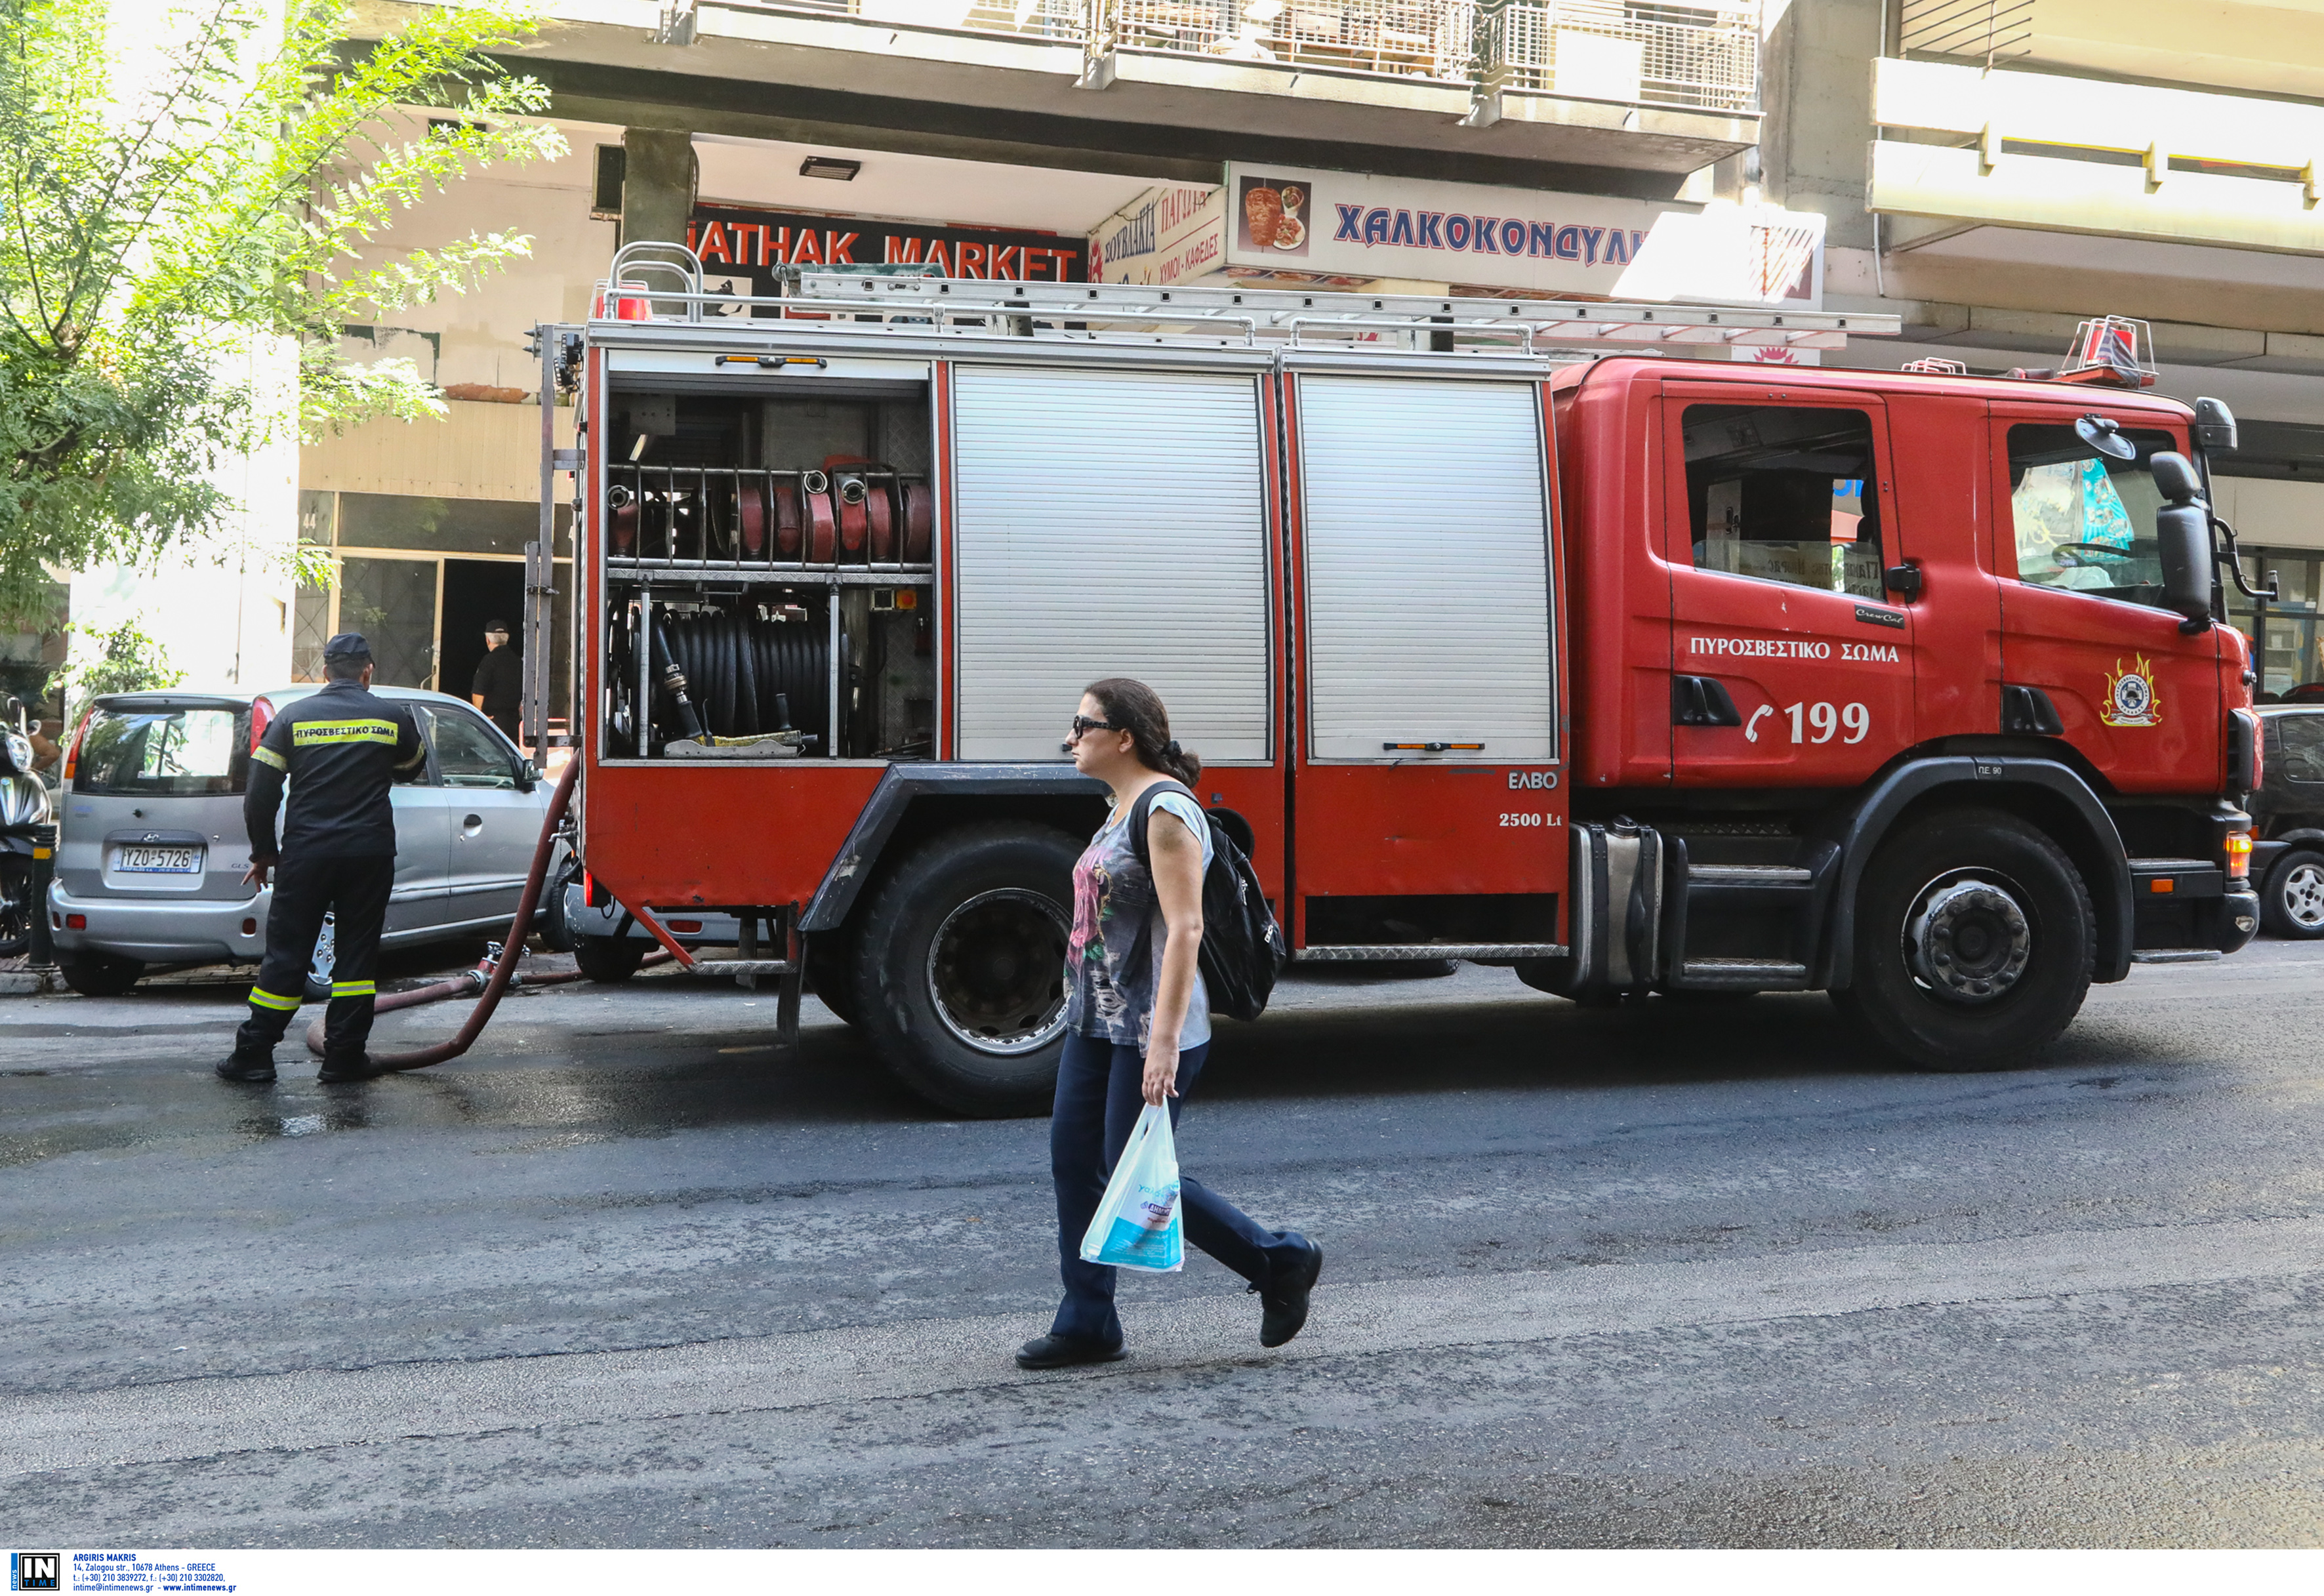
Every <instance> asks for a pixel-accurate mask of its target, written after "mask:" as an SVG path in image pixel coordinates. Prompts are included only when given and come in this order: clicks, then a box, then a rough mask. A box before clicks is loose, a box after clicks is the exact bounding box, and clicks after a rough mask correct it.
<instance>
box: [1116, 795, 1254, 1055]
mask: <svg viewBox="0 0 2324 1596" xmlns="http://www.w3.org/2000/svg"><path fill="white" fill-rule="evenodd" d="M1166 792H1184V793H1185V794H1186V796H1187V797H1188V798H1194V794H1193V793H1192V792H1188V791H1187V789H1185V787H1183V786H1181V785H1180V784H1179V783H1177V782H1176V781H1157V782H1156V783H1155V784H1154V785H1153V786H1151V787H1149V788H1148V789H1146V790H1145V791H1144V792H1141V793H1139V795H1138V800H1137V802H1135V803H1133V804H1131V805H1130V848H1131V850H1132V851H1133V852H1134V853H1137V855H1138V863H1140V864H1142V865H1144V866H1146V868H1147V869H1148V871H1149V872H1150V871H1151V870H1152V869H1153V868H1154V862H1153V859H1152V858H1151V857H1150V856H1149V855H1148V852H1147V847H1146V817H1147V814H1148V811H1149V810H1150V809H1151V808H1152V807H1153V806H1154V800H1155V799H1156V798H1158V797H1160V796H1161V795H1162V794H1164V793H1166ZM1202 801H1203V800H1202V799H1200V798H1194V803H1195V805H1196V807H1200V806H1201V804H1202ZM1203 818H1204V819H1206V820H1208V821H1209V822H1210V823H1211V867H1210V868H1209V869H1208V870H1206V871H1204V872H1203V947H1202V953H1201V955H1200V957H1199V960H1198V963H1199V965H1200V968H1201V969H1202V972H1203V985H1204V986H1205V987H1206V988H1208V989H1209V992H1210V997H1211V1012H1212V1013H1213V1014H1223V1015H1225V1016H1226V1017H1227V1018H1228V1019H1258V1018H1259V1016H1260V1015H1262V1014H1264V1013H1266V1012H1267V999H1268V994H1269V993H1270V992H1273V991H1274V990H1275V978H1276V977H1277V976H1278V975H1280V974H1282V973H1283V966H1284V965H1286V964H1289V963H1290V962H1291V949H1290V946H1289V945H1288V944H1287V943H1286V942H1285V941H1284V938H1283V927H1280V926H1278V925H1277V924H1276V923H1275V914H1274V911H1272V910H1271V909H1268V907H1267V894H1266V893H1265V892H1263V891H1261V890H1259V872H1257V871H1255V870H1253V869H1252V868H1251V867H1250V859H1249V858H1248V857H1247V856H1246V855H1245V854H1244V853H1243V851H1242V850H1241V849H1240V847H1238V846H1236V845H1235V840H1234V838H1232V837H1231V836H1229V835H1227V834H1226V830H1225V828H1224V827H1222V826H1220V825H1219V821H1218V816H1215V815H1213V814H1211V813H1210V812H1209V811H1207V810H1205V811H1204V812H1203Z"/></svg>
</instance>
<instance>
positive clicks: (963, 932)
mask: <svg viewBox="0 0 2324 1596" xmlns="http://www.w3.org/2000/svg"><path fill="white" fill-rule="evenodd" d="M1080 851H1081V848H1080V844H1077V843H1076V842H1075V841H1074V839H1073V838H1071V837H1069V836H1067V835H1065V834H1064V833H1063V832H1058V831H1051V830H1048V829H1047V828H1040V829H1034V828H1028V827H1024V826H967V827H964V828H962V829H961V830H958V831H954V832H948V833H945V835H942V836H939V837H936V838H935V839H933V840H932V841H930V842H928V843H927V844H924V845H923V846H922V847H921V848H920V849H919V850H918V852H916V853H912V854H911V855H910V856H909V857H908V858H907V859H905V860H904V862H903V863H901V864H900V865H899V867H898V868H897V869H896V871H895V872H894V873H893V874H891V875H890V876H889V877H888V879H887V880H886V881H882V882H881V883H880V885H879V887H878V888H877V889H876V890H874V892H873V894H872V898H871V902H870V904H869V905H867V906H866V909H865V912H864V916H863V920H862V929H861V930H860V931H859V932H858V934H857V936H856V938H855V949H854V955H855V956H854V961H853V963H854V976H855V980H854V1008H855V1013H856V1015H857V1017H858V1023H859V1024H860V1025H861V1027H862V1029H863V1030H864V1032H865V1033H866V1034H867V1035H868V1036H869V1037H870V1038H871V1043H872V1046H873V1047H875V1048H876V1049H877V1050H878V1052H879V1054H880V1056H881V1059H882V1060H883V1061H884V1062H885V1063H886V1064H887V1065H888V1066H889V1068H890V1069H891V1070H893V1071H894V1072H895V1073H896V1075H897V1076H898V1078H899V1079H900V1080H901V1081H903V1083H904V1084H906V1085H908V1086H909V1087H911V1088H912V1089H913V1090H914V1091H915V1092H918V1093H919V1094H920V1095H921V1096H923V1097H926V1098H927V1099H928V1100H929V1101H930V1102H935V1103H936V1104H938V1105H940V1106H941V1107H944V1108H945V1109H949V1110H951V1111H952V1112H955V1113H962V1114H972V1115H975V1116H978V1117H980V1118H998V1117H1001V1116H1006V1115H1013V1114H1037V1113H1039V1112H1041V1111H1042V1110H1044V1109H1046V1108H1047V1106H1048V1105H1049V1102H1050V1101H1051V1099H1052V1098H1053V1097H1054V1096H1055V1095H1056V1079H1057V1058H1058V1056H1059V1055H1060V1054H1061V1053H1063V1052H1064V1050H1065V938H1066V935H1067V933H1068V931H1069V930H1070V929H1071V927H1072V923H1073V920H1072V917H1073V908H1072V904H1073V870H1074V858H1075V857H1076V855H1078V853H1080Z"/></svg>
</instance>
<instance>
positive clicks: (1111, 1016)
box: [1065, 792, 1212, 1053]
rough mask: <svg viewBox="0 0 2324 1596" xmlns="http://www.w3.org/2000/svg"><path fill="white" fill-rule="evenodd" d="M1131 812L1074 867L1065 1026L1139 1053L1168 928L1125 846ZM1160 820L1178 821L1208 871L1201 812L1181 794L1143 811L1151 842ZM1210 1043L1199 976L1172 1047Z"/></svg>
mask: <svg viewBox="0 0 2324 1596" xmlns="http://www.w3.org/2000/svg"><path fill="white" fill-rule="evenodd" d="M1136 807H1137V800H1135V799H1132V800H1131V801H1130V803H1128V804H1125V805H1123V806H1122V807H1121V808H1120V810H1118V811H1117V812H1116V813H1115V814H1114V815H1113V816H1111V818H1109V819H1108V820H1107V821H1106V823H1105V824H1104V825H1103V826H1100V827H1099V828H1098V833H1097V835H1095V836H1093V837H1092V838H1091V839H1090V845H1089V846H1088V847H1087V848H1086V849H1084V851H1083V853H1082V856H1081V858H1080V859H1079V860H1078V861H1077V862H1076V863H1074V928H1073V934H1072V936H1070V937H1069V938H1068V939H1067V941H1066V944H1065V983H1066V985H1065V1025H1066V1028H1067V1029H1070V1030H1072V1031H1074V1033H1075V1034H1076V1035H1079V1036H1084V1037H1102V1038H1106V1039H1107V1040H1109V1041H1111V1042H1113V1043H1115V1044H1116V1045H1118V1046H1122V1047H1135V1048H1137V1049H1138V1050H1139V1052H1140V1053H1143V1052H1145V1051H1146V1048H1147V1043H1148V1039H1149V1038H1151V1037H1152V1035H1153V1031H1154V999H1155V996H1156V994H1157V992H1159V990H1160V988H1161V984H1162V952H1163V949H1164V947H1165V946H1167V944H1168V942H1169V939H1170V927H1169V926H1168V925H1167V923H1166V922H1165V921H1164V919H1163V918H1162V905H1161V903H1160V901H1159V899H1157V896H1156V894H1155V891H1154V876H1153V873H1152V872H1149V871H1148V869H1147V868H1146V866H1144V865H1142V864H1140V863H1138V853H1137V851H1136V850H1135V849H1134V848H1133V847H1132V846H1131V845H1130V811H1131V810H1132V809H1134V808H1136ZM1165 813H1167V814H1169V815H1173V816H1176V817H1177V818H1178V819H1179V820H1181V821H1183V822H1184V823H1185V826H1186V827H1187V829H1188V830H1190V831H1192V832H1193V833H1194V835H1195V837H1196V838H1198V839H1199V840H1200V841H1201V843H1202V845H1203V869H1205V870H1207V869H1209V868H1210V863H1211V853H1212V848H1211V823H1210V820H1209V818H1208V816H1204V815H1203V807H1202V806H1201V805H1200V804H1198V803H1196V802H1195V801H1194V799H1193V798H1188V797H1187V796H1186V795H1185V793H1183V792H1166V793H1162V794H1160V795H1158V796H1157V798H1155V799H1154V801H1153V803H1152V804H1150V805H1149V806H1148V809H1147V827H1148V829H1147V835H1148V839H1149V840H1150V839H1151V837H1152V836H1153V826H1154V822H1155V816H1157V815H1160V814H1165ZM1164 824H1167V822H1165V823H1164ZM1210 1039H1211V1001H1210V994H1209V993H1208V992H1205V991H1204V990H1203V976H1202V972H1200V971H1199V970H1198V971H1196V972H1195V973H1194V995H1193V996H1192V997H1191V998H1189V999H1188V1000H1187V1002H1186V1022H1185V1025H1183V1026H1181V1027H1180V1028H1179V1029H1178V1046H1179V1047H1200V1046H1202V1045H1203V1043H1204V1042H1207V1041H1209V1040H1210Z"/></svg>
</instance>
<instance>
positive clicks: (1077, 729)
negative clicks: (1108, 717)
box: [1073, 715, 1129, 737]
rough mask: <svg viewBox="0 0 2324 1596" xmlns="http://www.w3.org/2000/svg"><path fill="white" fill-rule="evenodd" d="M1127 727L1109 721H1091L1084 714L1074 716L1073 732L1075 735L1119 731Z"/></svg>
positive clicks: (1125, 729)
mask: <svg viewBox="0 0 2324 1596" xmlns="http://www.w3.org/2000/svg"><path fill="white" fill-rule="evenodd" d="M1128 729H1129V728H1127V727H1125V726H1117V725H1115V724H1113V723H1112V722H1111V721H1093V720H1092V719H1090V717H1089V716H1087V715H1075V716H1074V733H1073V734H1074V736H1076V737H1079V736H1081V735H1083V734H1084V733H1088V732H1120V731H1127V730H1128Z"/></svg>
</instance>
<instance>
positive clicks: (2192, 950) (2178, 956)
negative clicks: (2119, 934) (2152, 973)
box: [2130, 947, 2227, 964]
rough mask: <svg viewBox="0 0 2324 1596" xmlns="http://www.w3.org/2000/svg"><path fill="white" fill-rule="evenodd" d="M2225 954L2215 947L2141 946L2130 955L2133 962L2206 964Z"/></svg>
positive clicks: (2221, 957)
mask: <svg viewBox="0 0 2324 1596" xmlns="http://www.w3.org/2000/svg"><path fill="white" fill-rule="evenodd" d="M2226 957H2227V955H2225V954H2223V953H2221V952H2220V951H2219V950H2218V949H2217V948H2215V947H2142V948H2138V949H2136V950H2135V951H2134V952H2133V953H2132V954H2131V955H2130V962H2131V963H2132V964H2210V963H2212V962H2213V961H2214V960H2218V959H2224V958H2226Z"/></svg>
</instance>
